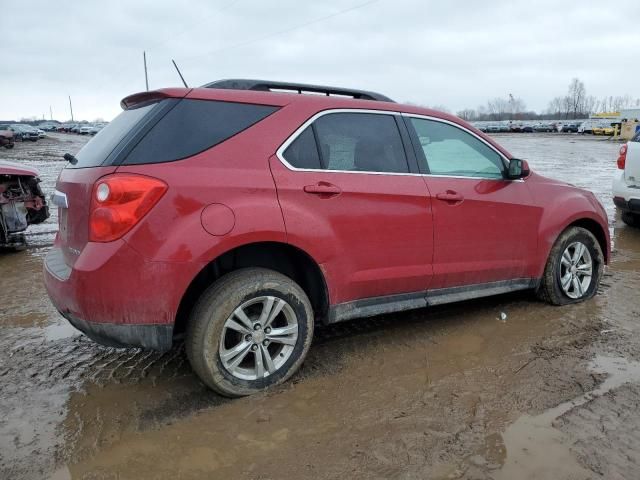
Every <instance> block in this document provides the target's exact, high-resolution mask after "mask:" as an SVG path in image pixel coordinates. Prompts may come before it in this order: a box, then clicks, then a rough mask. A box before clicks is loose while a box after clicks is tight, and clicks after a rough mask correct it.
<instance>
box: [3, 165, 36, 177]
mask: <svg viewBox="0 0 640 480" xmlns="http://www.w3.org/2000/svg"><path fill="white" fill-rule="evenodd" d="M0 175H25V176H28V177H37V176H38V170H36V169H35V168H32V167H29V166H27V165H22V164H20V163H15V162H7V161H0Z"/></svg>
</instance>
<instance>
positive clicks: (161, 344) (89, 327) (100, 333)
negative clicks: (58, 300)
mask: <svg viewBox="0 0 640 480" xmlns="http://www.w3.org/2000/svg"><path fill="white" fill-rule="evenodd" d="M60 313H61V314H62V316H63V317H65V318H66V319H67V320H69V323H70V324H71V325H73V326H74V327H76V328H77V329H78V330H80V331H81V332H82V333H84V334H85V335H86V336H87V337H89V338H90V339H91V340H93V341H94V342H97V343H99V344H101V345H105V346H107V347H116V348H123V347H141V348H150V349H153V350H160V351H166V350H169V349H170V348H171V345H173V325H117V324H111V323H91V322H87V321H85V320H81V319H79V318H77V317H75V316H73V315H71V314H70V313H68V312H67V313H66V314H65V313H63V312H60Z"/></svg>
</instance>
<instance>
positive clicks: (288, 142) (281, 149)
mask: <svg viewBox="0 0 640 480" xmlns="http://www.w3.org/2000/svg"><path fill="white" fill-rule="evenodd" d="M332 113H373V114H376V115H389V116H391V117H393V116H395V115H400V114H401V113H400V112H396V111H394V110H371V109H366V108H333V109H329V110H322V111H321V112H318V113H316V114H315V115H313V116H312V117H311V118H309V119H308V120H307V121H306V122H304V123H303V124H302V125H300V127H298V128H297V129H296V130H295V131H294V132H293V133H292V134H291V135H290V136H289V137H288V138H287V139H286V140H285V141H284V143H283V144H282V145H280V147H279V148H278V150H276V157H278V159H279V160H280V162H281V163H282V164H283V165H284V166H285V167H287V168H288V169H289V170H292V171H294V172H326V173H356V174H357V173H361V174H365V175H392V176H405V177H421V176H422V174H421V173H410V172H406V173H402V172H369V171H366V170H325V169H323V168H298V167H294V166H293V165H291V164H290V163H289V162H287V160H286V159H285V158H284V151H285V150H286V149H287V147H289V145H291V144H292V143H293V142H294V140H295V139H296V138H298V136H299V135H300V134H301V133H302V132H303V131H304V130H305V129H306V128H307V127H308V126H309V125H311V124H312V123H313V122H315V121H316V120H317V119H318V118H320V117H324V116H325V115H329V114H332ZM398 135H400V132H398ZM407 168H409V166H408V165H407Z"/></svg>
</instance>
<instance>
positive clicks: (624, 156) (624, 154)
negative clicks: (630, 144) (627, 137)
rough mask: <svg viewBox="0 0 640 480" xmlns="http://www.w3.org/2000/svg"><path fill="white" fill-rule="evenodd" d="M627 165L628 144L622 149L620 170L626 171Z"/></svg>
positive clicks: (619, 163)
mask: <svg viewBox="0 0 640 480" xmlns="http://www.w3.org/2000/svg"><path fill="white" fill-rule="evenodd" d="M626 163H627V144H626V143H625V144H624V145H622V146H621V147H620V156H619V157H618V168H619V169H620V170H624V166H625V164H626Z"/></svg>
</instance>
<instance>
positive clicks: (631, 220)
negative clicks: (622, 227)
mask: <svg viewBox="0 0 640 480" xmlns="http://www.w3.org/2000/svg"><path fill="white" fill-rule="evenodd" d="M622 221H623V222H624V223H626V224H627V225H629V226H630V227H640V215H639V214H637V213H631V212H622Z"/></svg>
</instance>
